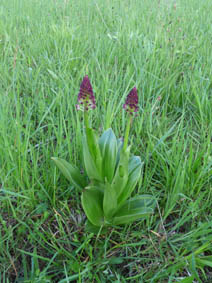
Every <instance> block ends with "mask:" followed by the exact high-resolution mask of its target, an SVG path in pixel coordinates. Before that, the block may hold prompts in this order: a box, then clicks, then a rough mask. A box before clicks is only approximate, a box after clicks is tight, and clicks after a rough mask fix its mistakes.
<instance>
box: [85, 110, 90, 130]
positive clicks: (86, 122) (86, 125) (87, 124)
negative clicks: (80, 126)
mask: <svg viewBox="0 0 212 283" xmlns="http://www.w3.org/2000/svg"><path fill="white" fill-rule="evenodd" d="M84 126H85V129H88V128H89V120H88V111H84Z"/></svg>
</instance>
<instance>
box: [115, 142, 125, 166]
mask: <svg viewBox="0 0 212 283" xmlns="http://www.w3.org/2000/svg"><path fill="white" fill-rule="evenodd" d="M123 144H124V143H123V140H122V139H118V140H117V157H116V168H117V166H118V164H119V160H120V154H121V150H122V148H123Z"/></svg>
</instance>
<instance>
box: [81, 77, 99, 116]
mask: <svg viewBox="0 0 212 283" xmlns="http://www.w3.org/2000/svg"><path fill="white" fill-rule="evenodd" d="M76 108H77V110H81V111H88V110H92V109H95V108H96V101H95V97H94V95H93V88H92V86H91V83H90V80H89V78H88V76H87V75H86V76H85V77H84V78H83V80H82V82H81V85H80V91H79V94H78V104H77V105H76Z"/></svg>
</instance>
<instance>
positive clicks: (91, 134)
mask: <svg viewBox="0 0 212 283" xmlns="http://www.w3.org/2000/svg"><path fill="white" fill-rule="evenodd" d="M85 133H86V142H87V146H88V149H89V152H90V154H91V156H92V158H93V160H94V163H95V165H96V167H97V170H98V172H99V174H100V175H101V174H102V155H101V151H100V148H99V143H98V137H97V134H96V132H95V130H93V129H91V128H86V130H85Z"/></svg>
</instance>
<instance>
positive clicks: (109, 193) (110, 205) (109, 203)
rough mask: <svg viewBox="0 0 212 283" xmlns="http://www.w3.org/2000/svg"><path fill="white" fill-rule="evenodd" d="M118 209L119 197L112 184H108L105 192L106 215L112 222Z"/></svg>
mask: <svg viewBox="0 0 212 283" xmlns="http://www.w3.org/2000/svg"><path fill="white" fill-rule="evenodd" d="M116 209H117V196H116V192H115V191H114V189H113V188H112V186H111V184H109V183H107V184H106V186H105V190H104V200H103V210H104V215H105V216H106V218H107V219H108V220H110V219H111V218H112V216H113V214H114V213H115V211H116Z"/></svg>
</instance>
